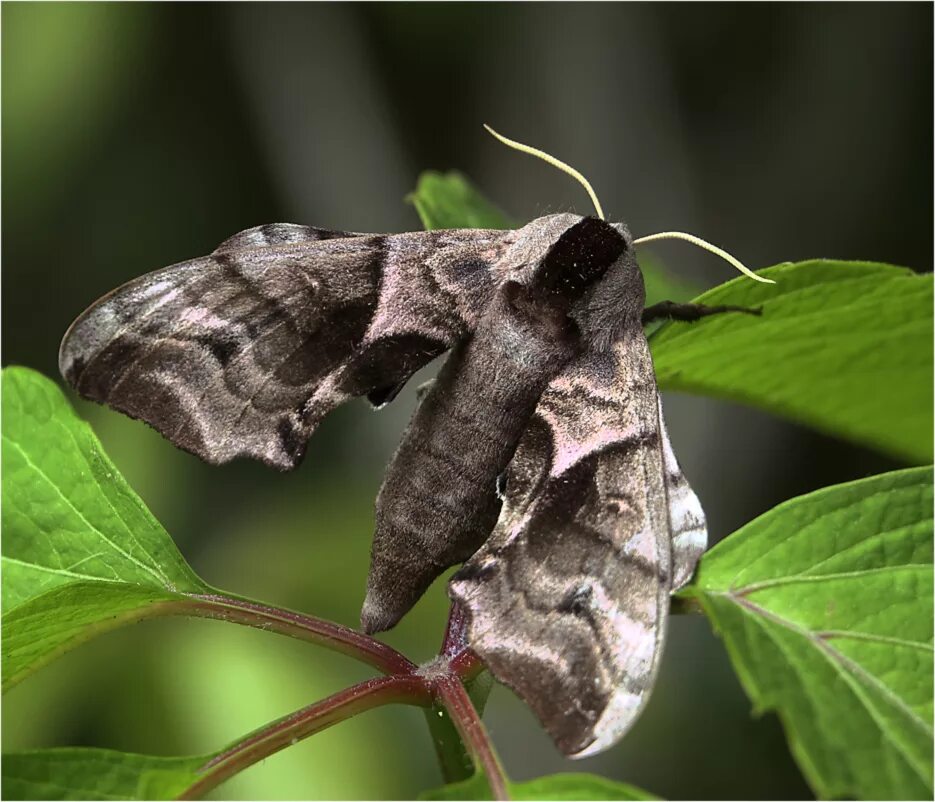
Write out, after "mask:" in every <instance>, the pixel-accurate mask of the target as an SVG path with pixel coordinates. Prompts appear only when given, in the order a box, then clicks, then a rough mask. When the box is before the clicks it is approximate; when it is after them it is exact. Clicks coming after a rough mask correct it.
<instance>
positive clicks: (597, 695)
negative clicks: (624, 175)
mask: <svg viewBox="0 0 935 802" xmlns="http://www.w3.org/2000/svg"><path fill="white" fill-rule="evenodd" d="M497 136H499V135H497ZM500 138H501V139H502V140H503V141H506V142H507V143H508V144H511V145H513V146H516V147H519V148H520V149H525V150H526V151H527V152H532V153H535V154H536V155H542V156H543V157H544V158H547V159H548V160H551V162H552V163H557V164H558V165H559V166H561V167H562V168H563V169H566V170H571V168H568V167H567V165H563V164H562V163H559V162H557V160H554V159H552V157H548V156H546V155H545V154H541V152H539V151H535V150H534V149H530V148H528V147H526V146H520V145H518V143H513V142H512V141H511V140H506V139H505V138H502V137H500ZM576 175H577V174H576ZM579 177H580V176H579ZM581 180H582V181H583V180H584V179H583V178H581ZM585 185H586V188H587V189H588V191H589V192H590V193H591V195H592V198H594V195H593V191H592V190H591V189H590V185H587V184H586V182H585ZM594 200H595V205H596V208H597V211H598V216H597V217H582V216H578V215H573V214H553V215H548V216H545V217H540V218H538V219H536V220H533V221H532V222H530V223H528V224H527V225H525V226H523V227H522V228H519V229H517V230H513V231H500V230H474V229H464V230H449V231H431V232H418V233H404V234H392V235H388V234H360V233H352V232H344V231H331V230H324V229H317V228H312V227H309V226H304V225H295V224H286V223H280V224H272V225H265V226H259V227H256V228H251V229H248V230H246V231H242V232H240V233H239V234H236V235H235V236H233V237H231V238H230V239H228V240H226V241H225V242H223V243H221V245H219V246H218V247H217V248H216V249H215V250H214V252H213V253H211V254H210V255H209V256H206V257H203V258H200V259H193V260H191V261H186V262H182V263H180V264H176V265H173V266H171V267H167V268H164V269H162V270H157V271H156V272H153V273H149V274H148V275H145V276H142V277H141V278H137V279H135V280H133V281H131V282H129V283H128V284H125V285H123V286H122V287H120V288H118V289H116V290H114V291H113V292H111V293H109V294H108V295H106V296H104V297H103V298H101V299H100V300H98V301H97V302H95V303H94V304H92V306H91V307H90V308H89V309H87V310H86V311H85V312H84V313H83V314H82V315H81V316H80V317H79V318H78V319H77V320H76V321H75V322H74V323H73V324H72V326H71V327H70V329H69V330H68V332H67V333H66V335H65V337H64V340H63V342H62V346H61V350H60V356H59V365H60V370H61V372H62V375H63V376H64V377H65V379H66V380H67V381H68V382H69V384H71V385H72V386H73V387H74V388H75V390H77V392H78V393H79V394H80V395H82V396H84V397H86V398H89V399H92V400H94V401H98V402H101V403H104V404H107V405H109V406H111V407H113V408H114V409H117V410H119V411H121V412H123V413H126V414H127V415H130V416H132V417H134V418H138V419H141V420H143V421H145V422H146V423H148V424H150V425H151V426H153V427H154V428H156V429H157V430H158V431H159V432H161V433H162V434H163V435H164V436H166V437H167V438H168V439H169V440H171V441H172V442H173V443H174V444H175V445H177V446H178V447H180V448H182V449H185V450H187V451H190V452H192V453H193V454H196V455H197V456H199V457H201V458H202V459H204V460H206V461H207V462H210V463H214V464H219V463H224V462H228V461H229V460H232V459H234V458H237V457H251V458H254V459H258V460H261V461H263V462H265V463H266V464H268V465H271V466H273V467H275V468H279V469H283V470H288V469H292V468H294V467H296V466H297V465H298V464H299V462H300V461H301V460H302V458H303V456H304V454H305V450H306V443H307V441H308V439H309V437H310V436H311V435H312V433H313V431H314V430H315V427H316V426H317V424H318V423H319V422H320V421H321V420H322V418H323V417H324V416H325V415H327V413H328V412H330V411H331V410H333V409H334V408H335V407H337V406H338V405H340V404H342V403H343V402H345V401H347V400H348V399H351V398H355V397H359V396H366V397H367V398H368V399H369V401H370V402H371V403H372V404H373V405H374V406H376V407H380V406H383V405H385V404H387V403H389V402H391V401H392V400H393V398H394V397H395V396H396V394H397V393H398V392H399V391H400V389H401V388H402V387H403V386H404V385H405V384H406V382H407V381H408V380H409V379H410V377H411V376H412V375H413V374H414V373H415V372H416V371H417V370H419V369H420V368H421V367H423V366H424V365H426V364H427V363H428V362H430V361H431V360H433V359H434V358H435V357H437V356H439V355H441V354H442V353H444V352H446V351H449V350H450V351H451V353H450V355H449V356H448V358H447V361H446V363H445V365H444V367H443V368H442V370H441V372H440V374H439V376H438V379H437V380H436V381H435V382H434V383H433V384H432V385H431V386H430V387H429V388H426V389H424V390H422V391H420V400H419V403H418V408H417V410H416V412H415V414H414V416H413V418H412V421H411V422H410V425H409V427H408V429H407V430H406V432H405V434H404V435H403V439H402V442H401V443H400V446H399V449H398V450H397V452H396V454H395V456H394V457H393V459H392V461H391V463H390V465H389V467H388V469H387V474H386V477H385V480H384V483H383V486H382V488H381V490H380V493H379V496H378V498H377V504H376V530H375V533H374V543H373V550H372V560H371V567H370V576H369V579H368V584H367V595H366V599H365V601H364V605H363V609H362V613H361V623H362V626H363V629H364V630H365V631H367V632H377V631H382V630H385V629H388V628H390V627H392V626H394V625H395V624H396V623H397V622H398V621H399V619H400V618H401V617H402V616H403V615H405V613H406V612H407V611H408V610H409V609H410V608H411V607H412V605H413V604H414V603H415V602H416V601H417V600H418V599H419V597H420V596H421V595H422V594H423V593H424V592H425V590H426V589H427V588H428V586H429V585H430V584H431V582H432V581H434V580H435V579H436V578H437V577H438V576H440V575H441V574H442V573H443V572H445V571H446V570H448V569H449V568H450V567H452V566H455V565H458V564H460V563H463V566H462V567H461V568H460V570H458V571H457V572H456V573H455V574H454V576H453V577H452V579H451V580H450V582H449V586H448V587H449V594H450V596H451V598H452V600H453V601H454V602H455V603H456V604H458V605H460V606H461V607H462V609H463V611H464V613H465V615H466V617H467V619H468V622H469V623H468V643H469V645H470V647H471V648H472V649H473V650H474V651H475V652H476V653H477V654H478V655H479V656H480V657H481V658H482V659H483V661H484V662H485V663H486V664H487V666H488V667H489V668H490V670H491V672H492V673H493V674H494V676H495V677H497V679H499V680H500V681H501V682H503V683H504V684H506V685H508V686H509V687H511V688H512V689H513V690H514V691H515V692H516V693H517V694H518V695H519V696H520V697H521V698H523V699H524V700H525V701H526V702H527V703H528V704H529V705H530V706H531V707H532V709H533V710H534V712H535V713H536V714H537V716H538V717H539V719H540V720H541V722H542V724H543V725H544V727H545V728H546V730H547V731H548V732H549V733H550V735H551V736H552V738H553V739H554V741H555V743H556V745H557V746H558V748H559V749H561V751H562V752H564V753H565V754H567V755H571V756H576V757H580V756H584V755H588V754H593V753H595V752H598V751H600V750H602V749H605V748H607V747H608V746H610V745H611V744H613V743H614V742H615V741H616V740H617V739H618V738H619V737H620V736H621V735H622V734H623V733H624V731H626V729H627V728H628V727H629V726H630V725H631V724H632V723H633V721H634V720H635V719H636V717H637V715H638V713H639V711H640V710H641V709H642V707H643V706H644V704H645V702H646V700H647V698H648V695H649V692H650V690H651V688H652V683H653V679H654V677H655V675H656V672H657V668H658V665H659V659H660V654H661V649H662V644H663V641H664V637H665V631H666V619H667V614H668V607H669V597H670V595H671V593H672V592H673V591H674V590H676V589H678V588H679V587H681V586H682V585H684V584H685V583H686V582H687V581H688V579H689V578H690V577H691V575H692V573H693V571H694V568H695V564H696V563H697V561H698V559H699V557H700V555H701V553H702V552H703V550H704V548H705V546H706V540H707V533H706V526H705V519H704V514H703V512H702V508H701V505H700V504H699V501H698V499H697V497H696V496H695V494H694V493H693V492H692V490H691V488H690V487H689V485H688V483H687V482H686V480H685V478H684V476H683V475H682V472H681V470H680V469H679V465H678V462H677V460H676V458H675V455H674V453H673V450H672V446H671V443H670V442H669V438H668V435H667V433H666V429H665V424H664V422H663V416H662V407H661V403H660V398H659V393H658V391H657V388H656V382H655V375H654V372H653V366H652V360H651V358H650V353H649V347H648V344H647V340H646V337H645V335H644V326H645V325H647V324H648V323H650V322H652V321H655V320H658V319H661V318H669V319H677V320H695V319H697V318H699V317H702V316H705V315H710V314H715V313H720V312H727V311H742V312H751V311H752V312H754V313H755V312H756V311H757V310H745V309H738V308H736V307H702V306H698V305H695V304H674V303H671V302H663V303H661V304H657V305H655V306H652V307H650V308H648V309H646V308H644V306H645V290H644V285H643V277H642V274H641V272H640V268H639V265H638V263H637V261H636V257H635V253H634V246H635V244H636V243H637V242H641V241H645V240H646V239H651V238H644V240H634V239H633V237H632V235H631V234H630V232H629V230H628V229H627V227H626V226H625V225H624V224H622V223H613V224H611V223H607V222H605V221H604V220H603V214H602V213H601V211H600V206H599V204H598V203H597V201H596V198H594ZM654 236H655V235H654ZM678 236H683V238H688V237H687V235H678ZM712 247H713V246H712ZM728 258H731V257H728ZM741 268H742V266H741ZM742 269H743V270H744V271H745V272H748V273H749V271H746V268H742ZM750 275H752V276H754V277H755V278H759V277H756V276H755V274H750Z"/></svg>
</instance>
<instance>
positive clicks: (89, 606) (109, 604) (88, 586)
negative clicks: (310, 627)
mask: <svg viewBox="0 0 935 802" xmlns="http://www.w3.org/2000/svg"><path fill="white" fill-rule="evenodd" d="M2 382H3V430H2V437H3V454H2V457H3V460H2V461H3V519H2V520H3V544H2V545H3V644H2V647H3V681H4V686H5V687H8V686H9V685H12V684H13V683H15V682H17V681H19V680H20V679H22V678H23V677H24V676H26V675H27V674H28V673H30V672H31V671H33V670H35V669H36V668H37V667H39V666H40V665H42V664H43V663H45V662H47V661H48V660H49V659H51V658H52V657H54V656H56V655H57V654H60V653H61V652H62V651H64V650H65V649H67V648H70V647H71V646H73V645H75V644H76V643H79V642H80V641H82V640H85V639H87V638H88V637H90V636H91V635H92V634H94V633H95V632H99V631H102V630H104V629H110V628H113V627H114V626H117V625H119V624H121V623H124V622H126V621H130V620H138V619H139V618H142V617H144V616H148V615H158V614H160V613H163V612H166V611H167V604H168V603H171V602H173V601H175V600H179V599H181V598H183V596H182V594H183V593H185V592H203V591H205V590H208V588H207V586H206V585H205V584H204V583H202V582H201V580H200V579H199V578H198V577H197V576H196V575H195V574H194V572H193V571H192V570H191V568H189V566H188V564H187V563H186V562H185V560H184V559H183V558H182V556H181V555H180V554H179V552H178V550H177V549H176V548H175V545H174V544H173V543H172V540H171V539H170V538H169V536H168V534H166V532H165V530H164V529H163V528H162V527H161V526H160V525H159V523H158V522H157V521H156V519H155V518H153V516H152V514H151V513H150V512H149V510H147V509H146V506H145V505H144V504H143V502H142V501H141V500H140V498H139V497H138V496H137V495H136V494H135V493H134V492H133V491H132V490H131V489H130V487H129V486H128V485H127V483H126V481H125V480H124V479H123V477H121V475H120V473H119V472H118V471H117V469H116V468H115V467H114V465H113V463H112V462H111V461H110V460H109V459H108V458H107V455H106V454H105V453H104V452H103V450H102V448H101V445H100V443H99V442H98V440H97V438H96V437H95V436H94V434H93V432H92V431H91V429H90V427H89V426H88V425H87V424H86V423H84V422H83V421H82V420H80V419H79V418H78V417H77V415H75V413H74V411H73V410H72V408H71V407H70V406H69V404H68V402H67V400H66V399H65V397H64V395H63V394H62V392H61V391H60V390H59V389H58V387H57V386H56V385H55V384H54V383H52V382H51V381H49V380H48V379H46V378H45V377H44V376H42V375H41V374H39V373H36V372H35V371H32V370H28V369H25V368H19V367H11V368H6V369H5V370H4V371H3V378H2Z"/></svg>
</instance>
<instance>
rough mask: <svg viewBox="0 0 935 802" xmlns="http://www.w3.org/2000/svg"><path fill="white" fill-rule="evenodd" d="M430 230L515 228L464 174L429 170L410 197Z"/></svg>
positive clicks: (421, 177) (423, 223) (423, 222)
mask: <svg viewBox="0 0 935 802" xmlns="http://www.w3.org/2000/svg"><path fill="white" fill-rule="evenodd" d="M407 200H409V201H411V202H412V204H413V205H414V206H415V207H416V211H417V212H418V213H419V217H420V218H421V219H422V225H423V226H424V227H425V229H426V230H427V231H432V230H435V229H439V228H514V227H515V226H514V225H513V223H512V222H510V219H509V218H508V217H507V216H506V215H505V214H504V213H503V212H501V211H500V210H499V209H498V208H497V207H496V206H494V205H493V204H492V203H491V202H490V201H488V200H487V199H486V198H485V197H484V196H483V195H481V194H480V192H478V191H477V190H476V189H475V188H474V186H473V185H472V184H471V183H470V182H469V181H468V180H467V179H466V178H465V177H464V176H463V175H461V174H460V173H456V172H449V173H444V174H442V173H436V172H434V171H429V172H425V173H422V175H420V176H419V183H418V184H417V186H416V189H415V192H413V193H412V194H411V195H409V196H408V198H407Z"/></svg>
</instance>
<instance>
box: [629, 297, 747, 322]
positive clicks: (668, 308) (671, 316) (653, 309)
mask: <svg viewBox="0 0 935 802" xmlns="http://www.w3.org/2000/svg"><path fill="white" fill-rule="evenodd" d="M723 312H743V313H744V314H746V315H762V314H763V309H762V307H759V306H757V307H749V306H705V305H704V304H679V303H676V302H675V301H660V302H659V303H658V304H653V305H652V306H648V307H646V309H644V310H643V325H644V326H646V325H647V324H649V323H653V322H655V321H657V320H663V319H664V320H682V321H685V322H692V321H695V320H700V319H701V318H703V317H708V315H720V314H721V313H723Z"/></svg>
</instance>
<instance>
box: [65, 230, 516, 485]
mask: <svg viewBox="0 0 935 802" xmlns="http://www.w3.org/2000/svg"><path fill="white" fill-rule="evenodd" d="M510 236H511V232H502V231H478V230H456V231H440V232H420V233H410V234H397V235H387V236H381V235H367V234H347V233H346V232H331V231H323V230H321V229H312V228H309V227H307V226H297V225H291V224H275V225H271V226H261V227H259V228H255V229H250V230H248V231H244V232H241V233H240V234H238V235H236V236H234V237H232V238H231V239H229V240H227V241H226V242H224V243H223V244H222V245H221V246H219V248H218V249H217V250H216V251H215V252H214V253H213V254H211V255H210V256H206V257H204V258H202V259H193V260H191V261H188V262H182V263H180V264H177V265H173V266H172V267H167V268H164V269H162V270H157V271H156V272H154V273H150V274H148V275H146V276H142V277H141V278H138V279H136V280H134V281H131V282H130V283H128V284H125V285H124V286H123V287H120V288H118V289H117V290H114V291H113V292H111V293H110V294H108V295H106V296H105V297H104V298H102V299H100V300H99V301H97V302H96V303H94V304H93V305H92V306H91V307H90V308H89V309H88V310H86V311H85V312H84V313H83V314H82V315H81V316H80V317H79V318H78V319H77V320H76V321H75V322H74V323H73V324H72V327H71V328H70V329H69V331H68V333H67V334H66V335H65V338H64V340H63V342H62V346H61V351H60V354H59V366H60V369H61V371H62V375H63V376H64V377H65V378H66V379H67V380H68V381H69V382H70V383H71V384H72V385H73V386H74V387H75V389H76V390H77V391H78V392H79V393H80V394H81V395H83V396H85V397H87V398H90V399H93V400H95V401H99V402H101V403H105V404H108V405H109V406H112V407H114V408H115V409H117V410H119V411H121V412H124V413H126V414H128V415H130V416H132V417H135V418H140V419H142V420H144V421H146V422H147V423H149V424H150V425H152V426H153V427H154V428H156V429H158V430H159V431H160V432H161V433H162V434H164V435H165V436H166V437H167V438H169V439H170V440H171V441H172V442H173V443H175V444H176V445H177V446H179V447H181V448H184V449H186V450H187V451H191V452H193V453H194V454H197V455H198V456H200V457H201V458H203V459H205V460H207V461H208V462H212V463H222V462H227V461H229V460H231V459H233V458H235V457H239V456H247V457H253V458H256V459H260V460H262V461H263V462H266V463H267V464H269V465H272V466H274V467H277V468H280V469H288V468H292V467H295V465H297V464H298V462H299V461H300V460H301V458H302V456H303V455H304V452H305V445H306V441H307V440H308V437H309V436H310V435H311V433H312V431H313V430H314V428H315V426H316V424H317V423H318V421H320V420H321V418H322V417H324V415H325V414H327V413H328V412H329V411H330V410H332V409H333V408H334V407H336V406H337V405H339V404H340V403H342V402H343V401H345V400H346V399H348V398H351V397H355V396H360V395H366V394H368V393H380V392H386V388H392V387H396V386H397V385H399V384H400V383H402V382H405V381H406V380H407V379H408V378H409V377H410V376H411V375H412V374H413V373H414V372H415V371H416V370H418V369H419V368H420V367H422V366H423V365H424V364H426V363H427V362H429V361H430V360H431V359H433V358H434V357H435V356H437V355H438V354H440V353H442V352H443V351H445V350H446V349H447V348H449V347H450V346H451V345H452V344H453V343H454V342H456V341H458V340H459V339H462V338H463V337H464V336H465V335H466V334H467V333H468V332H469V331H471V329H472V327H473V325H474V323H475V322H476V319H477V317H478V315H479V313H480V310H482V309H483V308H484V306H485V305H486V302H487V300H488V298H489V297H490V295H491V293H492V291H493V287H494V286H495V283H496V281H497V280H498V279H497V277H496V276H495V275H493V273H492V272H491V269H492V266H493V265H495V264H496V261H497V259H498V258H499V256H500V254H501V253H502V252H503V250H504V249H505V248H506V247H507V243H508V241H509V238H510Z"/></svg>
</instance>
